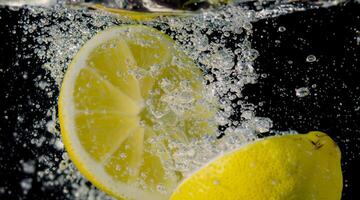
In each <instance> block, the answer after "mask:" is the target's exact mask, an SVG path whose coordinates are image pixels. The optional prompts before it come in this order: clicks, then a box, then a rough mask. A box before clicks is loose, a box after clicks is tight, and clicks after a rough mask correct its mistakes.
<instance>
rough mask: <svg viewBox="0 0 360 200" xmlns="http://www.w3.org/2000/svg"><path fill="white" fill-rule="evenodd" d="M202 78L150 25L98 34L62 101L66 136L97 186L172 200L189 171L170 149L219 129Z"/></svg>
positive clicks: (76, 62) (68, 78) (71, 71)
mask: <svg viewBox="0 0 360 200" xmlns="http://www.w3.org/2000/svg"><path fill="white" fill-rule="evenodd" d="M203 92H204V85H203V81H202V73H201V71H200V70H199V69H198V67H197V66H195V65H194V64H193V63H192V62H191V61H190V60H189V59H188V58H186V56H185V55H184V54H182V53H181V52H180V51H178V50H176V49H175V48H174V44H173V41H172V39H171V38H169V37H168V36H166V35H165V34H163V33H161V32H159V31H157V30H155V29H152V28H148V27H145V26H122V27H116V28H111V29H108V30H105V31H103V32H101V33H99V34H97V35H96V36H95V37H94V38H92V39H91V40H90V41H88V42H87V43H86V44H85V45H84V46H83V47H82V48H81V50H80V51H79V52H78V54H77V55H76V56H75V58H74V59H73V61H72V62H71V64H70V66H69V68H68V70H67V72H66V75H65V78H64V80H63V83H62V87H61V92H60V96H59V118H60V126H61V133H62V138H63V141H64V144H65V147H66V150H67V151H68V153H69V155H70V158H71V159H72V161H73V162H74V163H75V165H76V166H77V168H78V169H79V170H80V172H82V173H83V174H84V176H85V177H87V178H88V179H89V180H90V181H91V182H92V183H94V184H95V185H96V186H97V187H99V188H101V189H102V190H104V191H106V192H108V193H109V194H111V195H113V196H115V197H117V198H124V199H141V200H148V199H149V200H150V199H151V200H161V199H168V198H169V196H170V194H171V192H172V191H173V189H174V188H176V185H177V184H178V182H179V181H180V180H181V179H182V175H181V173H179V172H177V171H174V170H172V167H171V166H172V164H173V160H172V158H171V152H170V150H169V148H168V146H167V145H168V144H169V143H170V142H171V141H176V142H185V143H186V142H188V141H191V140H192V139H193V138H196V137H199V136H201V135H204V134H209V133H212V132H213V131H215V130H216V127H214V125H213V123H212V122H211V120H212V117H213V114H214V113H213V111H212V110H213V108H212V107H211V106H210V105H208V104H206V103H204V102H206V101H204V99H203V98H204V96H203Z"/></svg>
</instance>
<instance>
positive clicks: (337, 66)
mask: <svg viewBox="0 0 360 200" xmlns="http://www.w3.org/2000/svg"><path fill="white" fill-rule="evenodd" d="M19 13H20V12H18V11H10V10H8V9H5V8H0V199H1V200H3V199H4V200H7V199H39V200H41V199H64V195H63V193H62V188H59V187H50V188H48V187H47V188H44V187H43V185H42V184H41V179H40V180H37V179H36V172H37V171H38V170H41V167H42V166H41V164H38V163H36V171H35V173H33V174H27V173H24V172H23V168H22V165H21V161H20V160H24V161H26V160H28V159H35V158H36V157H37V156H38V155H42V154H50V153H51V152H55V151H54V150H53V149H51V146H46V145H45V146H44V147H43V148H34V144H33V143H32V142H30V139H31V138H32V137H30V136H29V134H33V133H34V132H36V133H37V134H39V135H41V134H47V133H46V130H45V128H44V129H41V128H34V127H33V124H34V122H36V121H38V120H41V119H43V118H44V116H45V114H46V111H47V108H49V107H51V106H52V105H55V104H56V97H57V94H58V89H57V88H56V87H55V86H53V87H52V88H51V89H52V90H53V91H54V93H55V95H54V98H53V99H51V100H49V97H47V96H46V95H45V91H42V90H39V89H38V88H36V87H35V84H36V80H34V79H36V77H38V76H39V75H41V76H43V77H45V76H46V72H45V71H44V70H43V69H42V68H41V63H40V61H37V60H34V59H32V56H31V49H28V50H26V48H25V47H26V46H27V43H23V42H21V38H22V35H21V29H20V28H19V25H18V24H17V23H18V19H19V17H20V16H19V15H20V14H19ZM253 25H254V33H253V35H252V38H251V41H252V44H253V47H254V48H255V49H257V50H258V51H259V53H260V56H259V57H258V58H257V60H256V61H255V62H256V64H255V68H256V70H257V72H258V73H259V74H263V75H262V76H261V77H260V78H259V81H258V83H257V84H254V85H248V86H246V87H245V90H244V94H245V96H246V98H247V99H248V101H249V102H251V103H254V104H256V105H257V104H258V103H259V102H261V103H262V106H258V107H257V109H256V113H257V116H264V117H269V118H271V119H272V120H273V122H274V127H273V130H283V131H286V130H296V131H299V132H302V133H306V132H308V131H310V130H321V131H324V132H326V133H328V134H329V135H330V136H331V137H332V138H333V139H334V140H335V141H336V142H337V143H338V145H339V146H340V149H341V151H342V168H343V176H344V190H343V198H342V199H343V200H358V199H360V191H359V188H360V184H359V183H360V179H358V178H356V177H357V176H356V174H358V172H359V171H360V164H359V163H360V162H359V160H360V81H359V79H360V60H359V59H360V4H355V3H347V4H346V5H343V6H338V7H332V8H328V9H316V10H308V11H305V12H298V13H293V14H289V15H286V16H280V17H277V18H273V19H266V20H260V21H258V22H256V23H254V24H253ZM280 26H283V27H285V29H286V30H285V31H283V32H281V31H279V27H280ZM357 38H359V39H357ZM27 42H28V43H29V42H30V43H31V40H28V41H27ZM19 53H21V54H22V55H29V56H21V57H18V55H19ZM309 55H314V56H316V58H317V60H316V61H315V62H311V63H310V62H306V57H307V56H309ZM16 62H18V65H14V63H16ZM24 77H25V78H24ZM300 87H308V88H309V90H310V94H309V95H308V96H305V97H302V98H300V97H297V96H296V95H295V89H296V88H300ZM36 105H40V108H39V106H36ZM19 114H20V116H21V118H22V119H23V120H19V119H18V116H19ZM265 135H267V134H265ZM52 154H56V153H52ZM29 177H30V178H33V182H32V187H31V189H29V191H28V193H27V194H23V190H22V189H21V186H20V181H21V180H23V179H24V178H29Z"/></svg>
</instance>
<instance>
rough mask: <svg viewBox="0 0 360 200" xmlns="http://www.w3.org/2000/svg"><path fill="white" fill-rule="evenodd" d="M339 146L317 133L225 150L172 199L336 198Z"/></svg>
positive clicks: (339, 182) (339, 176)
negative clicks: (223, 153)
mask: <svg viewBox="0 0 360 200" xmlns="http://www.w3.org/2000/svg"><path fill="white" fill-rule="evenodd" d="M340 156H341V155H340V150H339V148H338V146H337V145H336V144H335V142H334V141H333V140H332V139H331V138H330V137H329V136H327V135H326V134H325V133H322V132H310V133H308V134H299V135H285V136H274V137H269V138H267V139H263V140H259V141H257V142H254V143H251V144H249V145H246V146H244V147H243V148H240V149H238V150H236V151H233V152H230V153H228V154H225V155H223V156H221V157H219V158H217V159H215V160H214V161H212V162H210V163H209V164H208V165H206V166H204V167H203V168H202V169H200V170H198V171H197V172H195V173H194V174H193V175H191V176H190V177H189V178H188V179H186V180H185V181H184V182H183V183H182V184H181V185H180V186H179V187H178V188H177V190H176V191H175V192H174V193H173V195H172V197H171V198H170V199H171V200H188V199H189V200H190V199H191V200H244V199H251V200H264V199H271V200H313V199H317V200H325V199H326V200H340V199H341V191H342V173H341V163H340Z"/></svg>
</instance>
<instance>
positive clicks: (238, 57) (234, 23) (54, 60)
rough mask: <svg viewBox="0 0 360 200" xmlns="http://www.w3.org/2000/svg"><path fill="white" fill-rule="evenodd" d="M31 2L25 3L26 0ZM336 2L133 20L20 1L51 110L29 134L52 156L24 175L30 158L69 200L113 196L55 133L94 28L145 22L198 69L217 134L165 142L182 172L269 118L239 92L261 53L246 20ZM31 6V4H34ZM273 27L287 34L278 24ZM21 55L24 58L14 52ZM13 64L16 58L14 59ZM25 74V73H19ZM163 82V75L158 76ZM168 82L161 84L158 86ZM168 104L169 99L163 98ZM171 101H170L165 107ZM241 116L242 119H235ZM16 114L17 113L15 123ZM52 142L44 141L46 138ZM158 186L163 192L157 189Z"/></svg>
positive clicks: (252, 78) (239, 4) (239, 141)
mask: <svg viewBox="0 0 360 200" xmlns="http://www.w3.org/2000/svg"><path fill="white" fill-rule="evenodd" d="M0 2H1V0H0ZM28 2H30V1H28ZM340 2H341V1H324V2H319V4H318V5H315V4H309V5H306V6H304V5H301V6H299V5H296V4H295V5H291V4H286V3H285V4H281V5H280V4H279V5H276V4H273V5H272V6H268V5H265V6H264V5H262V4H261V3H260V2H258V3H255V4H254V5H253V6H255V8H253V9H250V8H249V6H243V5H245V3H247V2H246V1H241V0H238V1H235V3H233V4H232V5H227V6H219V7H214V8H212V9H208V10H204V11H202V12H201V13H197V14H194V15H192V16H189V17H171V16H167V17H160V18H157V19H155V20H152V21H144V22H138V21H133V20H131V19H128V18H124V17H121V16H118V15H113V14H109V13H106V12H102V11H94V10H90V9H87V8H86V7H69V6H67V5H64V4H61V3H58V4H54V2H50V1H42V3H40V1H38V3H39V4H42V5H45V4H49V5H50V4H51V5H52V6H48V7H32V6H26V7H24V8H22V10H21V12H22V13H23V15H22V16H23V17H22V18H21V20H20V22H19V23H20V24H21V30H22V35H23V38H22V39H21V41H22V42H26V41H28V40H31V41H34V42H33V43H32V44H30V45H29V46H28V47H27V49H25V50H23V51H31V52H32V54H31V56H35V57H36V59H38V60H39V61H40V62H41V65H42V68H43V69H45V70H46V71H47V73H48V76H46V77H38V78H37V79H36V80H34V81H35V82H36V87H37V88H38V90H41V91H45V92H46V94H47V97H48V100H49V101H52V102H53V105H54V106H53V107H50V108H44V107H40V106H38V108H39V109H46V110H48V111H47V115H46V116H44V119H42V120H39V121H38V123H37V124H34V128H35V129H41V128H42V127H46V130H47V131H48V132H49V133H51V134H52V135H51V136H47V135H46V136H45V135H41V134H40V133H37V132H34V133H33V134H32V135H31V137H30V138H31V143H33V144H35V146H36V147H38V148H47V146H51V147H52V149H54V151H56V152H55V153H51V154H45V153H44V154H42V155H39V156H38V158H37V160H36V161H35V160H28V161H21V165H22V167H23V171H24V173H29V174H32V173H34V172H35V167H36V166H35V163H40V164H41V165H43V166H45V167H44V170H40V171H39V170H38V171H37V177H38V179H40V180H42V181H41V182H42V184H43V185H44V187H45V188H46V187H59V188H62V190H63V193H64V196H65V197H64V198H67V199H111V197H109V196H107V195H106V194H104V193H103V192H102V191H99V190H98V189H96V188H95V187H93V186H89V185H88V184H87V183H86V182H87V181H86V179H85V178H83V176H81V174H80V173H79V172H78V171H77V169H76V168H75V167H74V165H73V164H72V162H71V161H70V160H69V157H68V155H67V153H66V152H65V150H64V145H63V143H62V142H61V139H60V135H59V134H60V130H59V126H58V123H59V122H58V119H57V114H56V98H57V93H56V92H54V89H53V88H54V87H55V88H56V89H55V90H57V91H58V90H59V87H60V84H61V82H62V79H63V76H64V73H65V71H66V69H67V67H68V65H69V63H70V61H71V59H72V58H73V57H74V55H75V54H76V53H77V51H78V50H79V49H80V48H81V47H82V45H83V44H84V43H85V42H86V41H88V40H89V39H90V38H91V37H93V36H94V35H95V34H96V33H98V32H99V31H102V30H104V29H106V28H108V27H111V26H117V25H122V24H139V23H141V24H143V25H146V26H150V27H155V28H157V29H159V30H160V31H162V32H164V33H167V34H168V35H170V36H171V37H172V38H173V39H174V40H175V41H176V48H178V49H180V50H181V51H183V52H185V53H186V54H187V55H188V56H189V57H190V58H192V59H193V60H194V61H195V62H196V64H197V66H198V67H199V68H201V70H202V71H203V72H204V79H205V83H206V94H207V95H208V97H207V99H216V101H218V102H219V109H218V111H217V113H216V116H215V119H214V123H216V124H217V125H218V126H219V127H221V128H219V131H218V132H217V133H216V134H214V135H207V136H204V137H202V138H201V139H198V140H193V141H190V142H189V143H179V142H177V141H174V142H173V143H170V145H169V146H171V147H173V148H174V149H176V151H174V153H173V155H172V156H173V158H174V161H175V163H174V164H173V165H172V166H171V167H172V170H176V171H180V172H182V173H183V174H184V176H188V175H189V174H191V173H192V172H193V171H194V170H196V169H198V168H199V167H201V166H202V165H204V164H205V163H207V162H209V160H211V159H213V158H214V157H216V156H218V155H221V154H223V153H224V152H228V151H230V150H233V149H236V148H239V147H241V146H242V145H244V144H245V143H247V142H249V141H252V140H254V139H256V138H257V137H258V134H260V133H264V132H268V131H269V130H270V128H271V127H272V120H271V119H270V118H267V116H257V115H256V114H255V112H254V110H255V107H256V105H253V104H251V103H249V102H247V101H246V99H245V98H243V95H242V91H243V89H244V87H246V86H247V85H248V84H255V83H256V82H257V79H258V78H259V74H257V73H256V66H255V65H254V61H255V60H256V58H257V57H258V56H259V52H258V51H257V50H256V49H253V48H252V47H251V42H250V41H249V37H250V36H251V34H252V23H253V22H255V21H257V20H259V19H263V18H269V17H275V16H278V15H283V14H288V13H291V12H295V11H301V10H305V9H309V8H313V7H315V6H325V7H326V6H331V5H336V4H338V3H340ZM2 3H6V4H7V5H12V6H19V5H23V4H24V2H21V1H18V2H17V3H16V2H11V1H2ZM32 4H33V5H35V4H36V3H32ZM278 31H279V32H284V31H286V28H285V27H279V29H278ZM19 54H20V55H19V56H20V57H21V56H28V55H23V54H22V52H21V51H19ZM306 62H316V57H315V56H314V55H309V56H308V57H307V58H306ZM15 64H16V63H15ZM23 78H24V79H26V78H27V74H26V73H24V74H23ZM164 81H165V80H164ZM162 84H164V87H165V86H166V81H165V82H164V83H162ZM310 92H311V90H310V89H309V88H307V87H301V88H296V89H295V93H296V96H297V97H300V98H303V97H306V96H307V95H309V94H310ZM168 103H169V104H170V103H171V101H169V102H168ZM169 106H171V105H169ZM238 113H240V116H241V117H240V118H239V119H237V118H235V117H234V116H238V115H236V114H238ZM21 120H23V119H22V116H19V117H18V121H21ZM48 138H51V139H50V142H45V141H46V140H48ZM32 182H33V181H32V179H30V178H26V179H23V180H22V181H21V183H20V186H21V188H22V189H23V191H24V193H27V192H28V191H29V190H30V189H31V187H32ZM158 189H159V190H160V191H161V190H162V186H161V185H159V186H158Z"/></svg>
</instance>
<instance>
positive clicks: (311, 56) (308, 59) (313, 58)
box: [306, 55, 316, 63]
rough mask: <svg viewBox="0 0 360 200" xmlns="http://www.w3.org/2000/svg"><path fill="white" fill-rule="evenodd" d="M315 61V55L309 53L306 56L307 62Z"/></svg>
mask: <svg viewBox="0 0 360 200" xmlns="http://www.w3.org/2000/svg"><path fill="white" fill-rule="evenodd" d="M315 61H316V57H315V56H314V55H308V56H307V57H306V62H309V63H311V62H315Z"/></svg>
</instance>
